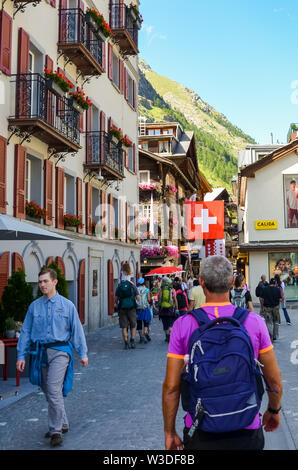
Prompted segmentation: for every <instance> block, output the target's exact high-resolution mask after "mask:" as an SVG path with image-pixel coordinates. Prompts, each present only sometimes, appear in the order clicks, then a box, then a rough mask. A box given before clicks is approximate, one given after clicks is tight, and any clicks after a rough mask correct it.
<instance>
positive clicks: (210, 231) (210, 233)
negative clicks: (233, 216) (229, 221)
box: [186, 201, 225, 240]
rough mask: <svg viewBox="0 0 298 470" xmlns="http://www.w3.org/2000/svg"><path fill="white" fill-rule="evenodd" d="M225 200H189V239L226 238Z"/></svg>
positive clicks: (187, 217) (187, 215)
mask: <svg viewBox="0 0 298 470" xmlns="http://www.w3.org/2000/svg"><path fill="white" fill-rule="evenodd" d="M224 210H225V209H224V201H212V202H203V201H198V202H187V203H186V221H187V238H188V240H200V239H201V240H218V239H223V238H224V220H225V216H224Z"/></svg>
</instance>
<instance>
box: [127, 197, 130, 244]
mask: <svg viewBox="0 0 298 470" xmlns="http://www.w3.org/2000/svg"><path fill="white" fill-rule="evenodd" d="M129 237H130V204H129V202H126V241H127V243H129V241H130V238H129Z"/></svg>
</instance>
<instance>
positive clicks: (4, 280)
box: [0, 251, 10, 300]
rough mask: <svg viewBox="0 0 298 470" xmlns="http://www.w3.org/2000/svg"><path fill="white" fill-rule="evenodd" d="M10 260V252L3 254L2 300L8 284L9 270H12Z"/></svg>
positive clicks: (0, 259)
mask: <svg viewBox="0 0 298 470" xmlns="http://www.w3.org/2000/svg"><path fill="white" fill-rule="evenodd" d="M9 260H10V252H9V251H5V253H3V254H2V255H1V256H0V300H1V297H2V294H3V291H4V289H5V287H6V286H7V283H8V278H9V268H10V263H9Z"/></svg>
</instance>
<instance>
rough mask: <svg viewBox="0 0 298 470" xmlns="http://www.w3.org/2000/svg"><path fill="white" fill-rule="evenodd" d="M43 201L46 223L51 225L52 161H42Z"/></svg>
mask: <svg viewBox="0 0 298 470" xmlns="http://www.w3.org/2000/svg"><path fill="white" fill-rule="evenodd" d="M44 189H45V194H44V201H45V209H46V211H47V215H46V217H45V224H46V225H53V162H50V161H49V160H45V161H44Z"/></svg>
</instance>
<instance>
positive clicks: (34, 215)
mask: <svg viewBox="0 0 298 470" xmlns="http://www.w3.org/2000/svg"><path fill="white" fill-rule="evenodd" d="M25 209H26V218H27V220H31V221H32V222H37V221H40V219H44V218H45V217H46V215H47V211H46V210H45V209H42V208H41V207H40V205H39V204H37V203H36V202H34V201H30V202H29V201H26V205H25Z"/></svg>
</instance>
